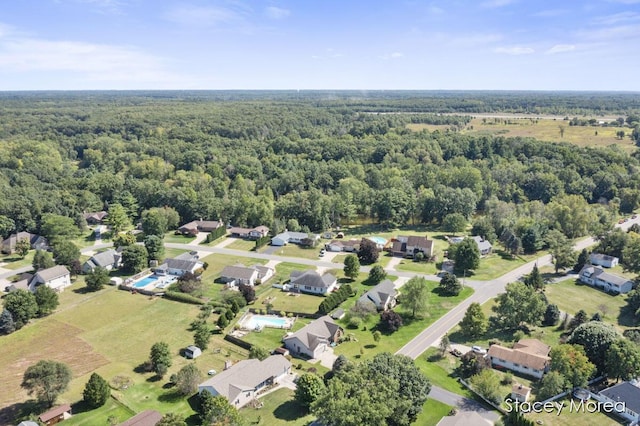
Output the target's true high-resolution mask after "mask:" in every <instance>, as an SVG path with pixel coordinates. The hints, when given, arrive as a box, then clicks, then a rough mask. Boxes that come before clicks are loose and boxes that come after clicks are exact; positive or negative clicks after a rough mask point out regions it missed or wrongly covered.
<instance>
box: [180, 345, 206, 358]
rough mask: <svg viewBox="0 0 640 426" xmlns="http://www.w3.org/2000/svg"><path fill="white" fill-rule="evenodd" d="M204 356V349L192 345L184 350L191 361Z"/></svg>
mask: <svg viewBox="0 0 640 426" xmlns="http://www.w3.org/2000/svg"><path fill="white" fill-rule="evenodd" d="M200 355H202V349H200V348H199V347H197V346H194V345H190V346H187V347H186V348H185V349H184V356H185V357H187V358H189V359H196V358H198V357H199V356H200Z"/></svg>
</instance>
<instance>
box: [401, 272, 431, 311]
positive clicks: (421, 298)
mask: <svg viewBox="0 0 640 426" xmlns="http://www.w3.org/2000/svg"><path fill="white" fill-rule="evenodd" d="M428 303H429V286H428V284H427V280H426V279H425V278H422V277H413V278H411V279H410V280H409V281H407V283H406V284H405V285H404V286H402V305H403V306H404V307H405V308H407V309H408V310H409V311H410V312H411V316H412V317H413V318H415V317H416V315H421V314H423V313H425V312H426V311H427V307H428Z"/></svg>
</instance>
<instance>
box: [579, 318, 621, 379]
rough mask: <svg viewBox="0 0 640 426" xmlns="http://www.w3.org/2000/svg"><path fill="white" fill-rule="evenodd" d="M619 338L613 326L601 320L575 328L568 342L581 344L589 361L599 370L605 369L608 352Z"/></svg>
mask: <svg viewBox="0 0 640 426" xmlns="http://www.w3.org/2000/svg"><path fill="white" fill-rule="evenodd" d="M619 338H620V335H619V334H618V332H617V331H616V330H615V328H613V326H611V325H609V324H606V323H603V322H600V321H590V322H587V323H584V324H581V325H580V326H578V327H577V328H576V329H575V330H573V333H571V336H570V337H569V340H568V342H569V343H572V344H577V345H581V346H582V347H583V348H584V351H585V353H586V354H587V357H588V358H589V361H591V362H592V363H593V364H595V366H596V368H597V369H598V371H605V369H606V353H607V351H608V350H609V347H610V346H611V345H612V344H613V343H614V342H615V341H616V340H618V339H619Z"/></svg>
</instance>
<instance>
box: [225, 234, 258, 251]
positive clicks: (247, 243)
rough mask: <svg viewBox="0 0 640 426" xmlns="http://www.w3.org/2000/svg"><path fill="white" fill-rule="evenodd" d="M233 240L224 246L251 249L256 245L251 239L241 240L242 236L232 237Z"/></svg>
mask: <svg viewBox="0 0 640 426" xmlns="http://www.w3.org/2000/svg"><path fill="white" fill-rule="evenodd" d="M227 238H228V237H227ZM233 240H235V241H234V242H232V243H231V244H229V245H228V246H226V248H229V249H234V250H244V251H252V250H253V249H254V248H255V247H256V242H255V241H252V240H243V239H242V238H233Z"/></svg>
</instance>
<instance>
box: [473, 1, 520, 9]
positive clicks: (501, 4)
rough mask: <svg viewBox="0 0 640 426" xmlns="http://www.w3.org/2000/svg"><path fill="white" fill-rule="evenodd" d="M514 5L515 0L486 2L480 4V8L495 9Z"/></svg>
mask: <svg viewBox="0 0 640 426" xmlns="http://www.w3.org/2000/svg"><path fill="white" fill-rule="evenodd" d="M513 3H515V0H487V1H484V2H482V3H480V6H482V7H484V8H487V9H495V8H498V7H505V6H509V5H510V4H513Z"/></svg>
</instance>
